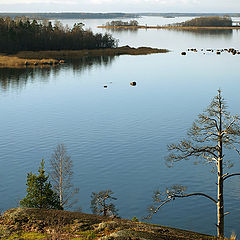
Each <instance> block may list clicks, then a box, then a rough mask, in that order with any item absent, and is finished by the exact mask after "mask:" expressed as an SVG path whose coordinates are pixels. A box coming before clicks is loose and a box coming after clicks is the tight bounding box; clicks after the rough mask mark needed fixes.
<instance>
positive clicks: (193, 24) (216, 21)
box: [98, 16, 240, 30]
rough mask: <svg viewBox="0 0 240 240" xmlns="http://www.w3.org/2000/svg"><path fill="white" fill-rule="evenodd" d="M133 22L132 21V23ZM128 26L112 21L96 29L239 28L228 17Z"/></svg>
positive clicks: (128, 24) (239, 27)
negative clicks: (163, 24) (160, 24)
mask: <svg viewBox="0 0 240 240" xmlns="http://www.w3.org/2000/svg"><path fill="white" fill-rule="evenodd" d="M132 22H133V21H132ZM134 22H135V23H136V24H130V23H131V21H130V22H129V23H128V22H122V21H112V22H110V23H109V22H107V23H106V24H105V25H104V26H98V28H122V29H124V28H125V29H127V28H128V29H129V28H132V29H210V30H211V29H240V26H233V21H232V19H231V17H229V16H208V17H198V18H194V19H192V20H188V21H185V22H181V23H174V24H168V25H165V26H159V25H157V26H148V25H145V26H144V25H138V22H137V21H134Z"/></svg>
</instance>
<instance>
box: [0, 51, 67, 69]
mask: <svg viewBox="0 0 240 240" xmlns="http://www.w3.org/2000/svg"><path fill="white" fill-rule="evenodd" d="M62 62H63V61H59V60H56V59H52V58H41V59H37V58H31V59H28V58H20V57H18V56H13V55H4V54H0V68H1V67H2V68H4V67H9V68H21V67H39V66H41V67H43V66H51V65H57V64H60V63H62Z"/></svg>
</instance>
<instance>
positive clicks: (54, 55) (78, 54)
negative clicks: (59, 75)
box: [0, 46, 169, 68]
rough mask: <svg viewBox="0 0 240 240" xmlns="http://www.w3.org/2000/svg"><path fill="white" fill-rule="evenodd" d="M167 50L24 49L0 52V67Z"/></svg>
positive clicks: (37, 64) (50, 64) (126, 48)
mask: <svg viewBox="0 0 240 240" xmlns="http://www.w3.org/2000/svg"><path fill="white" fill-rule="evenodd" d="M167 52H169V50H167V49H158V48H150V47H139V48H132V47H129V46H124V47H118V48H105V49H92V50H87V49H85V50H59V51H35V52H34V51H24V52H18V53H16V54H14V55H6V54H0V67H12V68H15V67H24V66H25V67H39V66H43V65H45V66H52V65H57V64H59V63H62V62H61V61H64V60H70V59H79V58H82V57H96V56H119V55H146V54H153V53H167Z"/></svg>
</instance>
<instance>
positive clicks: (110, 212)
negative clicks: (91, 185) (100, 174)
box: [91, 190, 118, 216]
mask: <svg viewBox="0 0 240 240" xmlns="http://www.w3.org/2000/svg"><path fill="white" fill-rule="evenodd" d="M113 194H114V193H113V192H112V191H111V190H106V191H101V192H98V193H96V192H93V193H92V196H91V198H92V201H91V209H92V212H93V213H94V214H97V215H102V216H117V212H118V210H117V209H116V207H115V205H114V204H113V203H111V200H117V198H115V197H113V196H112V195H113Z"/></svg>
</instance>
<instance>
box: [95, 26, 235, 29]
mask: <svg viewBox="0 0 240 240" xmlns="http://www.w3.org/2000/svg"><path fill="white" fill-rule="evenodd" d="M98 28H108V29H114V28H115V29H184V30H199V29H208V30H226V29H238V30H240V26H238V27H173V26H172V27H169V26H98Z"/></svg>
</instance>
